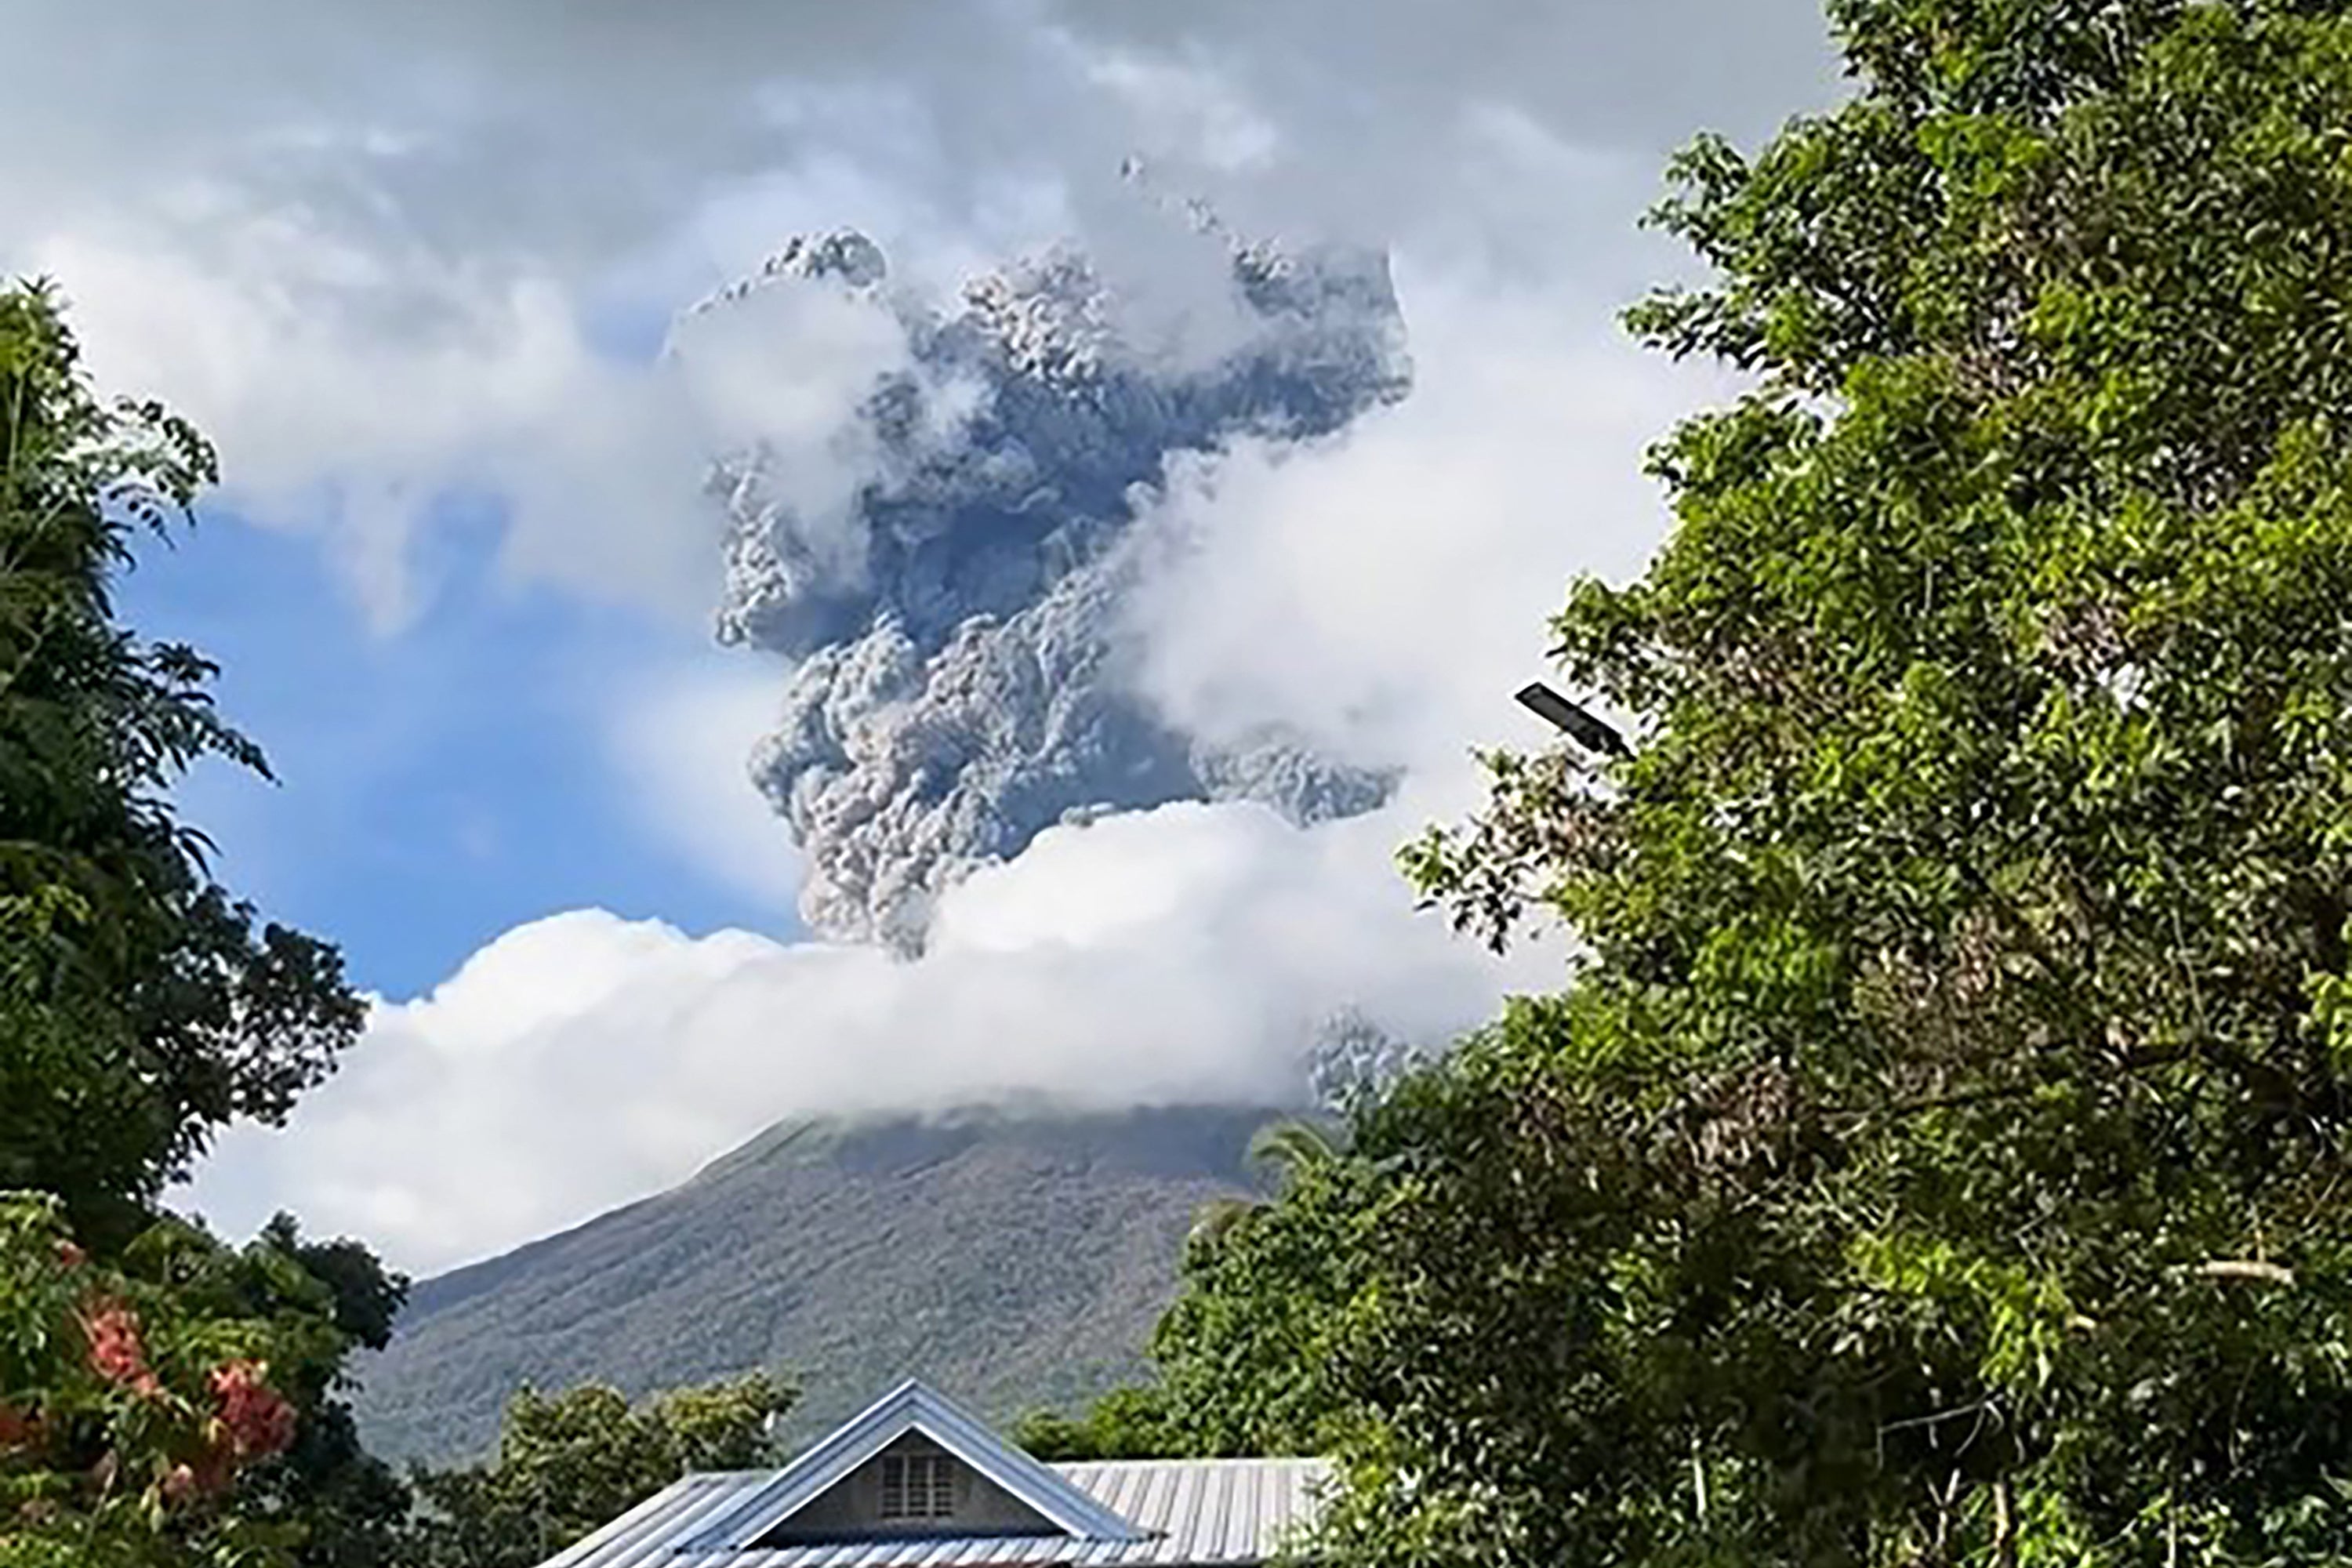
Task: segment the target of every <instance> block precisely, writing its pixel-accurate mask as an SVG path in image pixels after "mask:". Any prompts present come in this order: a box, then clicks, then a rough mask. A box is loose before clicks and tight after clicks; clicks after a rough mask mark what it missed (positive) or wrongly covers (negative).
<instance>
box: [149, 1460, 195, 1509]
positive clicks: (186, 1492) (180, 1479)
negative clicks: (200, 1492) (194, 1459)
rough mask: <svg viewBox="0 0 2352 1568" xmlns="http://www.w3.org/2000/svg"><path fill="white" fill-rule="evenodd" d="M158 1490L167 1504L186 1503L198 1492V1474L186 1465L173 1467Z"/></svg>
mask: <svg viewBox="0 0 2352 1568" xmlns="http://www.w3.org/2000/svg"><path fill="white" fill-rule="evenodd" d="M156 1489H157V1490H158V1491H160V1492H162V1493H163V1500H164V1501H165V1502H185V1501H186V1500H188V1499H189V1498H191V1497H193V1496H194V1495H195V1492H196V1472H195V1471H194V1469H192V1468H189V1467H188V1466H186V1465H173V1467H172V1468H171V1469H170V1471H169V1472H167V1473H166V1474H165V1475H164V1477H163V1481H162V1483H161V1484H160V1485H158V1487H157V1488H156Z"/></svg>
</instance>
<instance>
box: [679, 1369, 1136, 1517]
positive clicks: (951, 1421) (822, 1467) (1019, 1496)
mask: <svg viewBox="0 0 2352 1568" xmlns="http://www.w3.org/2000/svg"><path fill="white" fill-rule="evenodd" d="M909 1432H919V1433H920V1434H922V1435H923V1436H926V1437H928V1438H929V1439H930V1440H931V1441H932V1442H934V1443H936V1444H938V1445H939V1446H940V1447H941V1448H943V1449H945V1450H946V1451H947V1452H949V1453H950V1454H952V1455H954V1456H955V1457H956V1458H959V1459H961V1460H962V1461H963V1462H964V1463H965V1464H966V1465H969V1466H970V1467H971V1468H972V1469H973V1470H974V1471H976V1472H978V1473H979V1474H980V1475H982V1476H984V1477H986V1478H987V1479H989V1480H991V1481H992V1482H994V1483H995V1484H996V1485H997V1486H998V1487H1000V1488H1002V1489H1003V1490H1005V1491H1006V1492H1008V1493H1010V1494H1011V1495H1012V1496H1013V1498H1014V1499H1016V1500H1019V1501H1020V1502H1022V1503H1024V1504H1025V1505H1026V1506H1028V1507H1029V1508H1031V1509H1033V1510H1035V1511H1036V1512H1037V1513H1038V1514H1039V1515H1040V1516H1042V1517H1043V1518H1044V1519H1045V1521H1047V1522H1048V1523H1050V1524H1052V1525H1053V1526H1054V1527H1055V1529H1056V1530H1059V1531H1062V1532H1063V1533H1064V1534H1066V1535H1068V1536H1071V1537H1073V1538H1075V1539H1077V1540H1080V1541H1099V1542H1133V1541H1141V1540H1143V1539H1145V1536H1146V1534H1147V1532H1146V1531H1141V1530H1139V1529H1138V1528H1137V1527H1136V1526H1135V1525H1134V1524H1132V1523H1130V1522H1129V1521H1127V1520H1126V1519H1124V1518H1122V1517H1121V1516H1120V1515H1118V1514H1117V1513H1115V1512H1113V1511H1112V1510H1110V1509H1108V1508H1107V1507H1105V1506H1104V1505H1103V1504H1102V1503H1100V1502H1098V1501H1097V1500H1095V1499H1094V1498H1092V1497H1090V1496H1088V1495H1087V1493H1086V1492H1085V1491H1084V1490H1082V1489H1079V1488H1078V1487H1077V1486H1076V1485H1074V1484H1073V1483H1071V1482H1070V1481H1069V1480H1067V1479H1064V1478H1063V1477H1061V1476H1059V1475H1057V1474H1055V1472H1054V1471H1053V1470H1051V1469H1049V1468H1046V1467H1045V1466H1044V1465H1042V1464H1040V1463H1038V1462H1037V1461H1036V1460H1035V1459H1034V1458H1030V1457H1029V1456H1028V1455H1027V1454H1024V1453H1023V1452H1021V1451H1020V1450H1019V1449H1017V1448H1014V1447H1011V1446H1010V1445H1008V1444H1006V1443H1005V1442H1003V1440H1002V1439H1001V1438H999V1437H998V1436H996V1435H995V1434H994V1433H992V1432H991V1431H990V1430H989V1429H988V1428H987V1427H985V1426H982V1425H981V1424H980V1423H979V1422H978V1421H975V1420H973V1419H972V1418H971V1416H970V1415H965V1414H964V1413H963V1412H962V1411H961V1410H959V1409H958V1408H956V1406H955V1405H951V1404H950V1403H949V1402H948V1401H947V1400H946V1399H944V1398H942V1397H941V1396H940V1394H936V1393H934V1392H933V1391H932V1390H930V1389H929V1388H927V1387H925V1386H924V1385H923V1384H921V1383H919V1382H917V1381H916V1380H914V1379H912V1378H909V1379H908V1380H907V1381H906V1382H905V1383H902V1384H899V1385H898V1387H896V1388H894V1389H892V1390H891V1391H890V1392H889V1393H887V1394H884V1395H883V1396H882V1397H881V1398H879V1399H877V1400H876V1401H875V1402H874V1403H873V1404H872V1405H867V1406H866V1409H865V1410H864V1411H862V1412H861V1413H859V1414H858V1415H855V1416H852V1417H851V1418H850V1419H849V1420H848V1421H847V1422H845V1423H844V1424H843V1425H842V1426H839V1427H837V1428H836V1429H835V1431H834V1433H833V1434H832V1436H828V1437H826V1438H824V1440H823V1441H822V1442H819V1443H818V1444H816V1445H815V1446H814V1447H811V1448H810V1449H809V1450H808V1451H807V1452H805V1453H803V1455H801V1457H800V1458H797V1459H794V1460H793V1462H792V1464H790V1465H789V1466H787V1467H786V1468H784V1469H783V1470H782V1471H780V1472H779V1473H778V1474H777V1476H776V1477H775V1479H773V1480H772V1481H769V1482H767V1483H766V1484H765V1485H763V1486H761V1487H760V1488H759V1489H758V1490H757V1491H755V1492H754V1493H753V1494H752V1495H751V1497H750V1498H748V1499H746V1500H744V1501H743V1502H742V1503H741V1504H740V1506H738V1507H736V1508H733V1509H730V1510H728V1511H727V1513H726V1515H725V1516H724V1517H723V1518H721V1519H719V1520H718V1521H714V1522H713V1523H712V1525H711V1526H710V1528H709V1529H708V1530H706V1531H700V1532H698V1535H697V1536H696V1538H695V1540H694V1541H693V1542H691V1543H690V1549H691V1550H699V1551H728V1550H740V1549H742V1548H744V1547H748V1546H749V1545H751V1542H755V1541H758V1540H760V1539H761V1537H762V1536H765V1535H766V1534H767V1533H768V1532H769V1531H772V1530H774V1529H776V1528H777V1527H778V1526H779V1525H782V1523H784V1522H785V1521H787V1520H789V1519H791V1518H792V1517H793V1515H794V1514H796V1513H798V1512H800V1510H803V1509H804V1508H806V1507H807V1506H808V1505H809V1504H810V1503H812V1502H814V1501H815V1500H817V1499H818V1498H820V1497H823V1496H824V1495H825V1494H826V1493H827V1492H830V1491H831V1490H832V1489H834V1488H835V1487H837V1486H839V1485H841V1484H842V1482H843V1481H845V1480H846V1479H848V1478H849V1477H850V1476H851V1475H852V1474H853V1473H855V1472H856V1470H857V1468H859V1467H860V1466H862V1465H864V1464H865V1463H866V1461H867V1460H869V1459H871V1458H874V1457H875V1456H876V1455H877V1454H879V1453H880V1452H881V1451H882V1450H883V1449H884V1448H886V1447H889V1446H890V1445H891V1444H892V1443H895V1442H897V1441H898V1439H899V1438H901V1437H903V1436H906V1435H907V1434H908V1433H909Z"/></svg>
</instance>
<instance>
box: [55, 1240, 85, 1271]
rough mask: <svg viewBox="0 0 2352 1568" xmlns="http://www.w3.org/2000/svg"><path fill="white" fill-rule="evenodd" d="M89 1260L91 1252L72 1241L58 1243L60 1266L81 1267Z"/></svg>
mask: <svg viewBox="0 0 2352 1568" xmlns="http://www.w3.org/2000/svg"><path fill="white" fill-rule="evenodd" d="M87 1262H89V1253H87V1252H84V1251H83V1250H82V1249H81V1248H80V1247H76V1246H75V1245H74V1244H73V1243H72V1242H70V1241H60V1242H58V1268H80V1267H81V1266H82V1265H83V1264H85V1263H87Z"/></svg>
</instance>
